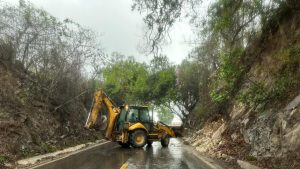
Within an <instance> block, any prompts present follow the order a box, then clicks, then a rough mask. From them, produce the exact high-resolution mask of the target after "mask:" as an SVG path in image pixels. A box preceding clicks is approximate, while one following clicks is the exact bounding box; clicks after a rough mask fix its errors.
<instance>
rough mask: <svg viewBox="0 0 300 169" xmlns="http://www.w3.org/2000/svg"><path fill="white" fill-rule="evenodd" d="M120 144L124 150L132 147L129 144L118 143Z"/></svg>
mask: <svg viewBox="0 0 300 169" xmlns="http://www.w3.org/2000/svg"><path fill="white" fill-rule="evenodd" d="M118 143H119V144H120V146H121V147H122V148H128V147H130V144H129V143H128V142H127V143H122V142H120V141H118Z"/></svg>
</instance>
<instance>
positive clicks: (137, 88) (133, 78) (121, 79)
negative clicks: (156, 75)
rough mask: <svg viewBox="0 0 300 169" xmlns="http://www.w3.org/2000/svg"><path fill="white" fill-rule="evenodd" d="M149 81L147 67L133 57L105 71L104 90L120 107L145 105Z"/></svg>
mask: <svg viewBox="0 0 300 169" xmlns="http://www.w3.org/2000/svg"><path fill="white" fill-rule="evenodd" d="M147 79H148V71H147V66H146V65H145V64H143V63H139V62H136V61H135V60H134V58H133V57H129V58H122V59H119V60H118V61H115V62H114V63H112V64H111V65H109V66H107V67H105V68H104V69H103V86H104V89H105V91H106V92H108V94H109V95H110V96H111V97H112V99H113V100H114V101H115V102H116V103H117V104H119V105H121V104H123V103H124V102H127V103H145V100H147V99H145V92H146V91H147Z"/></svg>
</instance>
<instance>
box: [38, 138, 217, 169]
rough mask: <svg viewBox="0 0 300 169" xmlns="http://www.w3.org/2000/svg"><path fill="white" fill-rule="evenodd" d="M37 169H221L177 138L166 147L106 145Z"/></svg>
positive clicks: (158, 144)
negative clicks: (136, 147) (138, 147)
mask: <svg viewBox="0 0 300 169" xmlns="http://www.w3.org/2000/svg"><path fill="white" fill-rule="evenodd" d="M35 168H38V169H119V168H122V169H125V168H128V169H152V168H154V169H168V168H169V169H177V168H178V169H209V168H217V169H219V168H222V167H220V166H219V165H218V164H217V163H216V162H215V161H213V160H211V159H208V158H206V157H203V156H201V155H199V154H198V153H197V152H195V150H193V149H192V148H191V147H189V146H186V145H183V144H182V142H181V141H180V140H179V139H171V142H170V145H169V147H168V148H162V147H161V145H160V143H159V142H154V143H153V145H152V146H151V147H149V146H145V147H144V148H142V149H134V148H121V147H120V146H119V145H118V144H115V143H112V142H108V143H104V144H102V145H99V146H95V147H93V148H90V149H87V150H84V151H80V152H78V153H75V154H72V155H70V156H68V157H65V158H62V159H59V160H56V161H53V162H50V163H47V164H44V165H40V166H38V167H35Z"/></svg>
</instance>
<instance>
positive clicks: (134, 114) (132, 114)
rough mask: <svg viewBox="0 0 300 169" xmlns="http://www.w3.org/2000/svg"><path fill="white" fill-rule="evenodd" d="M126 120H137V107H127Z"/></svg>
mask: <svg viewBox="0 0 300 169" xmlns="http://www.w3.org/2000/svg"><path fill="white" fill-rule="evenodd" d="M127 121H129V122H137V121H139V111H138V109H129V112H128V115H127Z"/></svg>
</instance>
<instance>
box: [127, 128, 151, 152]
mask: <svg viewBox="0 0 300 169" xmlns="http://www.w3.org/2000/svg"><path fill="white" fill-rule="evenodd" d="M129 138H130V144H131V146H132V147H134V148H141V147H144V145H145V144H146V143H147V136H146V133H145V132H144V131H143V130H135V131H133V132H132V133H131V134H130V137H129Z"/></svg>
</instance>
